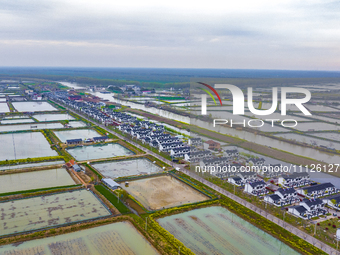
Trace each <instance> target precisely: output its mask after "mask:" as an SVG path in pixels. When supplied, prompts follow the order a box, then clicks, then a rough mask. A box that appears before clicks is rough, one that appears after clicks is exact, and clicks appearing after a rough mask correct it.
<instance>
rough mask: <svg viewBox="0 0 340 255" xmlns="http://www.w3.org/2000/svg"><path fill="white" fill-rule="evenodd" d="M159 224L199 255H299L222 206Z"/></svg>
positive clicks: (185, 213)
mask: <svg viewBox="0 0 340 255" xmlns="http://www.w3.org/2000/svg"><path fill="white" fill-rule="evenodd" d="M157 221H158V222H159V224H160V225H161V226H162V227H163V228H165V229H166V230H168V231H169V232H170V233H171V234H173V235H174V236H175V237H176V238H177V239H179V240H180V241H181V242H182V243H183V244H184V245H185V246H187V247H188V248H190V249H191V250H192V251H193V252H194V253H196V254H230V255H232V254H239V255H248V254H252V255H273V254H286V255H294V254H299V253H298V252H296V251H295V250H293V249H292V248H290V247H289V246H287V245H286V244H284V243H282V242H281V241H280V240H278V239H276V238H274V237H272V236H271V235H269V234H267V233H266V232H264V231H262V230H261V229H259V228H257V227H255V226H253V225H252V224H250V223H248V222H247V221H245V220H243V219H242V218H240V217H238V216H236V215H234V214H232V213H231V212H229V211H228V210H227V209H225V208H223V207H220V206H213V207H207V208H201V209H196V210H192V211H189V212H184V213H180V214H176V215H171V216H167V217H164V218H161V219H158V220H157Z"/></svg>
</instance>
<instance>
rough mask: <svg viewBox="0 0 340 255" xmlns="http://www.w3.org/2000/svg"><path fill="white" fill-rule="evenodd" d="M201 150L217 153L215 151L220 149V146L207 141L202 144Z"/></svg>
mask: <svg viewBox="0 0 340 255" xmlns="http://www.w3.org/2000/svg"><path fill="white" fill-rule="evenodd" d="M203 148H204V149H205V150H208V149H209V150H213V151H217V150H220V149H221V144H220V143H218V142H215V141H213V140H208V141H206V142H204V144H203Z"/></svg>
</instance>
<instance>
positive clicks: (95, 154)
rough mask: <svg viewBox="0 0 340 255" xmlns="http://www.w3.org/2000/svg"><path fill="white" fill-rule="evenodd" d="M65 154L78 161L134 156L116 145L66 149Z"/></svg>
mask: <svg viewBox="0 0 340 255" xmlns="http://www.w3.org/2000/svg"><path fill="white" fill-rule="evenodd" d="M67 152H68V153H70V154H71V155H72V156H73V157H74V158H75V159H76V160H78V161H82V160H91V159H101V158H112V157H119V156H131V155H135V153H134V152H132V151H130V150H129V149H127V148H125V147H124V146H122V145H120V144H118V143H108V144H105V145H89V146H82V147H74V148H68V149H67Z"/></svg>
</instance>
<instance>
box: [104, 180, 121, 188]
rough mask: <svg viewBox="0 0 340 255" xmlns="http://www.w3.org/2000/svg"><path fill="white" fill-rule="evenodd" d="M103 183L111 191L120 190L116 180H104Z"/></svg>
mask: <svg viewBox="0 0 340 255" xmlns="http://www.w3.org/2000/svg"><path fill="white" fill-rule="evenodd" d="M102 182H103V183H104V184H105V185H106V186H108V187H109V188H110V189H113V190H115V189H118V188H120V185H119V184H118V183H117V182H115V181H114V180H112V179H110V178H103V179H102Z"/></svg>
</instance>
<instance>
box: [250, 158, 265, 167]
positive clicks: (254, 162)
mask: <svg viewBox="0 0 340 255" xmlns="http://www.w3.org/2000/svg"><path fill="white" fill-rule="evenodd" d="M264 162H265V160H264V158H250V159H248V160H247V164H248V165H253V166H261V165H263V164H264Z"/></svg>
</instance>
